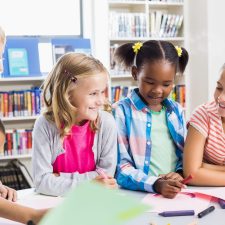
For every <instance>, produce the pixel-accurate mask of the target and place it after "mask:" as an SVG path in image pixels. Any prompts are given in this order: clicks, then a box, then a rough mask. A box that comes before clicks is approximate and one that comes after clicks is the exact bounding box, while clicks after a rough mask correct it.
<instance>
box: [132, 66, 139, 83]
mask: <svg viewBox="0 0 225 225" xmlns="http://www.w3.org/2000/svg"><path fill="white" fill-rule="evenodd" d="M137 73H138V72H137V67H136V66H132V68H131V74H132V77H133V78H134V80H137Z"/></svg>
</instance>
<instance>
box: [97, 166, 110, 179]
mask: <svg viewBox="0 0 225 225" xmlns="http://www.w3.org/2000/svg"><path fill="white" fill-rule="evenodd" d="M96 172H97V173H98V174H99V175H100V176H101V177H102V178H104V179H107V178H108V176H107V175H106V173H105V172H104V170H103V169H102V168H97V169H96Z"/></svg>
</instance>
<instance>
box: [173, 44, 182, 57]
mask: <svg viewBox="0 0 225 225" xmlns="http://www.w3.org/2000/svg"><path fill="white" fill-rule="evenodd" d="M175 48H176V50H177V55H178V56H179V57H181V56H182V49H181V47H178V46H175Z"/></svg>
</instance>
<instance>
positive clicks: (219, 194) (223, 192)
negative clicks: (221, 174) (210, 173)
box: [182, 187, 225, 200]
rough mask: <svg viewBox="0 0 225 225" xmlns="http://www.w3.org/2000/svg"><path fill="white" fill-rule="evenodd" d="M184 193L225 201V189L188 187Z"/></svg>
mask: <svg viewBox="0 0 225 225" xmlns="http://www.w3.org/2000/svg"><path fill="white" fill-rule="evenodd" d="M182 192H188V193H201V194H205V195H210V196H213V197H216V198H221V199H224V200H225V187H187V188H185V189H183V190H182Z"/></svg>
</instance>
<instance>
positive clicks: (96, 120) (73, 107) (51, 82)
mask: <svg viewBox="0 0 225 225" xmlns="http://www.w3.org/2000/svg"><path fill="white" fill-rule="evenodd" d="M107 80H108V72H107V70H106V69H105V67H104V66H103V65H102V63H100V62H99V61H98V60H97V59H95V58H93V57H91V56H86V55H84V54H78V53H68V54H65V55H64V56H62V57H61V58H60V59H59V61H58V62H57V63H56V65H55V66H54V68H53V69H52V71H51V72H50V73H49V76H48V78H47V79H46V81H45V83H44V88H43V96H44V103H45V112H44V113H43V115H42V116H40V118H39V119H38V120H37V121H36V123H35V126H34V133H33V137H34V138H33V178H34V183H35V187H36V190H37V191H38V192H39V193H43V194H47V195H55V196H58V195H64V194H65V193H66V192H67V191H68V190H69V189H70V188H72V187H75V186H77V185H78V184H79V183H81V182H83V181H86V180H95V181H98V182H100V183H102V184H104V185H106V186H109V187H111V188H114V187H116V185H117V184H116V181H115V179H114V178H113V176H114V172H115V168H116V161H117V149H116V140H117V138H116V136H117V133H116V126H115V121H114V119H113V116H112V115H111V114H110V113H108V112H106V111H104V110H103V108H104V104H105V102H106V98H105V91H106V88H107ZM99 168H101V169H103V170H104V171H105V173H106V178H103V177H102V176H100V175H98V173H97V171H96V170H97V169H99Z"/></svg>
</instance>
